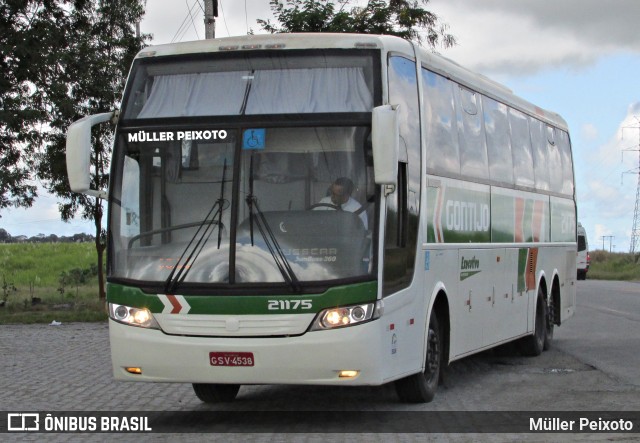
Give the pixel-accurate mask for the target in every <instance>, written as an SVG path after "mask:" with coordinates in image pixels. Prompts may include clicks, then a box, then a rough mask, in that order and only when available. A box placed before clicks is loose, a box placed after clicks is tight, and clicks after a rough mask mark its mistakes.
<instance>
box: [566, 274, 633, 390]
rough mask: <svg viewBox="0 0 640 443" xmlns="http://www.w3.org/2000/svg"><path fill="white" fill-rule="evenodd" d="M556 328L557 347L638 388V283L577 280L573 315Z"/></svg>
mask: <svg viewBox="0 0 640 443" xmlns="http://www.w3.org/2000/svg"><path fill="white" fill-rule="evenodd" d="M556 331H557V333H556V334H555V337H554V339H555V341H556V343H555V345H556V347H557V348H559V349H560V350H562V351H563V352H566V353H567V354H569V355H572V356H574V357H576V358H578V359H579V360H580V361H582V362H584V363H586V364H588V365H592V366H594V367H596V368H597V369H599V370H601V371H603V372H604V373H606V374H608V375H610V376H612V377H616V378H618V379H619V380H620V381H621V382H623V383H628V384H631V385H634V386H639V387H640V283H630V282H606V281H598V280H586V281H579V282H578V291H577V301H576V314H575V315H574V317H573V318H571V319H570V320H569V321H567V324H566V325H564V326H562V327H560V328H557V329H556Z"/></svg>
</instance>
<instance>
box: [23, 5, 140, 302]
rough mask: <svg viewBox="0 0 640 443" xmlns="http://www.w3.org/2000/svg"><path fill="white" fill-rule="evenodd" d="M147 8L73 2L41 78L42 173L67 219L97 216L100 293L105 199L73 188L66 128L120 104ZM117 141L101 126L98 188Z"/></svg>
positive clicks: (95, 157) (96, 146)
mask: <svg viewBox="0 0 640 443" xmlns="http://www.w3.org/2000/svg"><path fill="white" fill-rule="evenodd" d="M34 3H39V2H34ZM60 3H62V2H60ZM143 13H144V8H143V4H142V0H120V1H117V2H106V1H105V2H103V1H98V0H75V1H73V2H72V5H71V6H69V7H68V8H67V13H66V14H65V16H64V18H63V19H61V20H60V22H59V23H60V26H63V27H64V30H65V32H64V35H63V36H62V38H61V43H63V47H61V48H59V52H57V53H56V56H55V57H54V58H53V59H49V60H48V63H49V64H48V70H49V71H50V74H49V76H48V78H45V79H44V80H46V82H37V83H36V86H37V88H39V89H40V90H41V91H43V94H44V96H45V103H46V109H47V117H48V121H47V123H48V126H49V130H48V131H47V132H46V134H45V135H44V137H43V141H44V149H43V151H42V152H41V153H40V154H39V155H38V156H37V161H36V163H37V176H38V178H39V179H41V180H42V181H43V183H44V186H45V188H46V189H47V190H48V191H49V192H51V193H52V194H55V195H56V196H57V197H58V198H60V199H62V201H63V202H62V203H59V209H60V214H61V217H62V219H63V220H64V221H68V220H70V219H72V218H73V217H75V216H76V214H78V213H80V216H81V217H82V218H84V219H87V220H93V221H94V224H95V228H96V231H95V232H96V236H95V245H96V252H97V256H98V271H99V274H98V282H99V291H100V292H99V296H100V298H104V297H105V293H104V274H103V268H104V266H103V256H104V250H105V249H106V230H105V229H104V228H103V225H102V215H103V204H102V200H101V199H98V198H94V197H89V196H86V195H80V194H76V193H73V192H71V190H70V188H69V182H68V179H67V171H66V159H65V144H66V131H67V128H68V127H69V125H70V124H71V123H72V122H74V121H76V120H78V119H80V118H81V117H83V116H85V115H89V114H95V113H99V112H107V111H111V110H114V109H116V108H117V106H118V103H119V98H120V97H121V95H122V90H123V87H124V81H125V78H126V75H127V73H128V71H129V67H130V65H131V62H132V60H133V57H134V56H135V54H136V53H137V52H138V51H139V50H140V49H141V48H142V47H143V45H144V41H145V39H146V36H136V32H135V25H136V23H137V22H139V21H140V19H141V17H142V15H143ZM111 145H112V129H111V128H109V127H108V126H107V125H101V126H99V127H97V128H95V129H94V132H93V134H92V147H93V151H92V156H91V165H92V187H94V188H95V189H106V188H107V187H108V182H109V173H108V171H109V159H110V156H111Z"/></svg>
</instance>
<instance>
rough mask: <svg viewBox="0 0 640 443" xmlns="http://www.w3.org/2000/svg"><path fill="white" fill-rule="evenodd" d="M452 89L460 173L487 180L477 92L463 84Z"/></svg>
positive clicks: (484, 147) (486, 163)
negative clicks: (456, 124)
mask: <svg viewBox="0 0 640 443" xmlns="http://www.w3.org/2000/svg"><path fill="white" fill-rule="evenodd" d="M454 89H455V91H456V94H455V98H456V108H457V109H456V111H457V112H456V117H457V120H458V140H459V143H460V174H462V176H463V177H473V178H478V179H484V180H488V179H489V164H488V161H487V146H486V142H485V136H484V133H483V127H482V113H481V112H480V109H479V108H480V100H479V99H478V98H479V94H477V93H476V92H474V91H471V90H469V89H467V88H465V87H463V86H458V87H457V88H454Z"/></svg>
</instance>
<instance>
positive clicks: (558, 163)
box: [546, 125, 563, 192]
mask: <svg viewBox="0 0 640 443" xmlns="http://www.w3.org/2000/svg"><path fill="white" fill-rule="evenodd" d="M546 129H547V169H548V171H549V185H550V186H551V189H553V190H554V191H557V192H560V190H561V189H562V183H563V177H562V154H561V153H560V149H559V147H558V143H557V142H556V140H557V138H558V137H557V133H558V132H559V131H557V130H556V128H554V127H553V126H549V125H546Z"/></svg>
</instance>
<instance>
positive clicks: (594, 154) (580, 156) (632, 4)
mask: <svg viewBox="0 0 640 443" xmlns="http://www.w3.org/2000/svg"><path fill="white" fill-rule="evenodd" d="M354 3H360V4H362V3H363V1H356V2H354ZM428 9H429V10H431V11H432V12H434V13H436V14H437V15H438V16H439V17H440V19H441V20H442V21H443V22H445V23H447V24H448V25H449V32H451V33H452V34H453V35H455V36H456V38H457V40H458V45H457V46H456V47H454V48H451V49H446V50H444V49H442V50H440V52H441V54H442V55H444V56H446V57H449V58H452V59H453V60H455V61H457V62H458V63H460V64H462V65H464V66H466V67H468V68H470V69H472V70H475V71H478V72H480V73H482V74H485V75H487V76H489V77H491V78H493V79H495V80H498V81H500V82H502V83H504V84H505V85H506V86H508V87H509V88H511V89H512V90H514V92H515V93H516V94H518V95H521V96H523V97H524V98H526V99H527V100H529V101H531V102H533V103H535V104H537V105H539V106H541V107H543V108H547V109H550V110H553V111H556V112H558V113H559V114H561V115H562V116H563V117H564V118H565V119H566V120H567V122H568V123H569V128H570V130H571V137H572V141H573V151H574V160H575V163H576V179H577V191H578V205H579V206H578V211H579V220H580V221H581V222H582V224H583V225H584V226H585V228H586V229H587V233H588V235H589V241H590V247H591V249H595V248H602V238H601V237H602V236H604V235H613V236H614V238H613V240H612V246H613V249H614V250H616V251H628V250H629V241H630V234H631V227H632V222H633V211H634V205H635V197H636V186H637V183H638V174H637V173H636V174H623V173H624V172H625V171H631V170H634V169H635V170H636V171H637V167H638V152H637V151H627V152H625V153H624V155H623V150H624V149H638V142H639V140H640V131H639V130H638V129H636V128H638V127H639V126H640V120H637V119H636V118H638V119H640V90H639V89H640V88H639V87H638V84H639V83H640V33H639V32H638V19H640V1H638V0H607V1H603V0H555V1H548V0H517V1H513V0H482V1H478V0H431V1H430V2H429V4H428ZM257 18H265V19H266V18H272V15H271V11H270V9H269V1H268V0H246V1H244V0H220V16H219V17H218V21H217V28H216V36H217V37H226V36H229V35H242V34H245V33H247V31H248V30H249V29H252V30H253V31H254V32H256V33H257V32H260V26H259V25H258V24H257V23H256V19H257ZM142 31H143V32H145V33H151V34H153V41H152V43H153V44H161V43H171V42H173V41H188V40H197V39H202V38H203V36H204V25H203V10H202V0H199V1H198V0H184V1H180V0H176V1H172V2H168V1H166V0H147V14H146V16H145V19H144V21H143V22H142ZM622 128H625V129H622ZM55 202H56V201H55V198H52V197H49V196H46V197H44V198H42V199H41V200H40V201H39V202H38V204H37V205H36V206H35V207H34V208H32V209H30V210H18V209H13V210H11V211H10V212H7V211H3V214H2V215H3V218H2V219H0V227H2V228H5V229H7V231H8V232H9V233H10V234H11V235H19V234H25V235H35V234H38V233H45V234H49V233H57V234H64V235H69V234H73V233H76V232H80V231H83V232H92V227H91V225H90V224H88V223H85V222H81V221H75V222H72V223H71V224H62V223H56V222H55V221H56V220H59V215H58V212H57V208H56V205H55ZM605 246H606V249H609V240H607V242H606V244H605Z"/></svg>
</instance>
